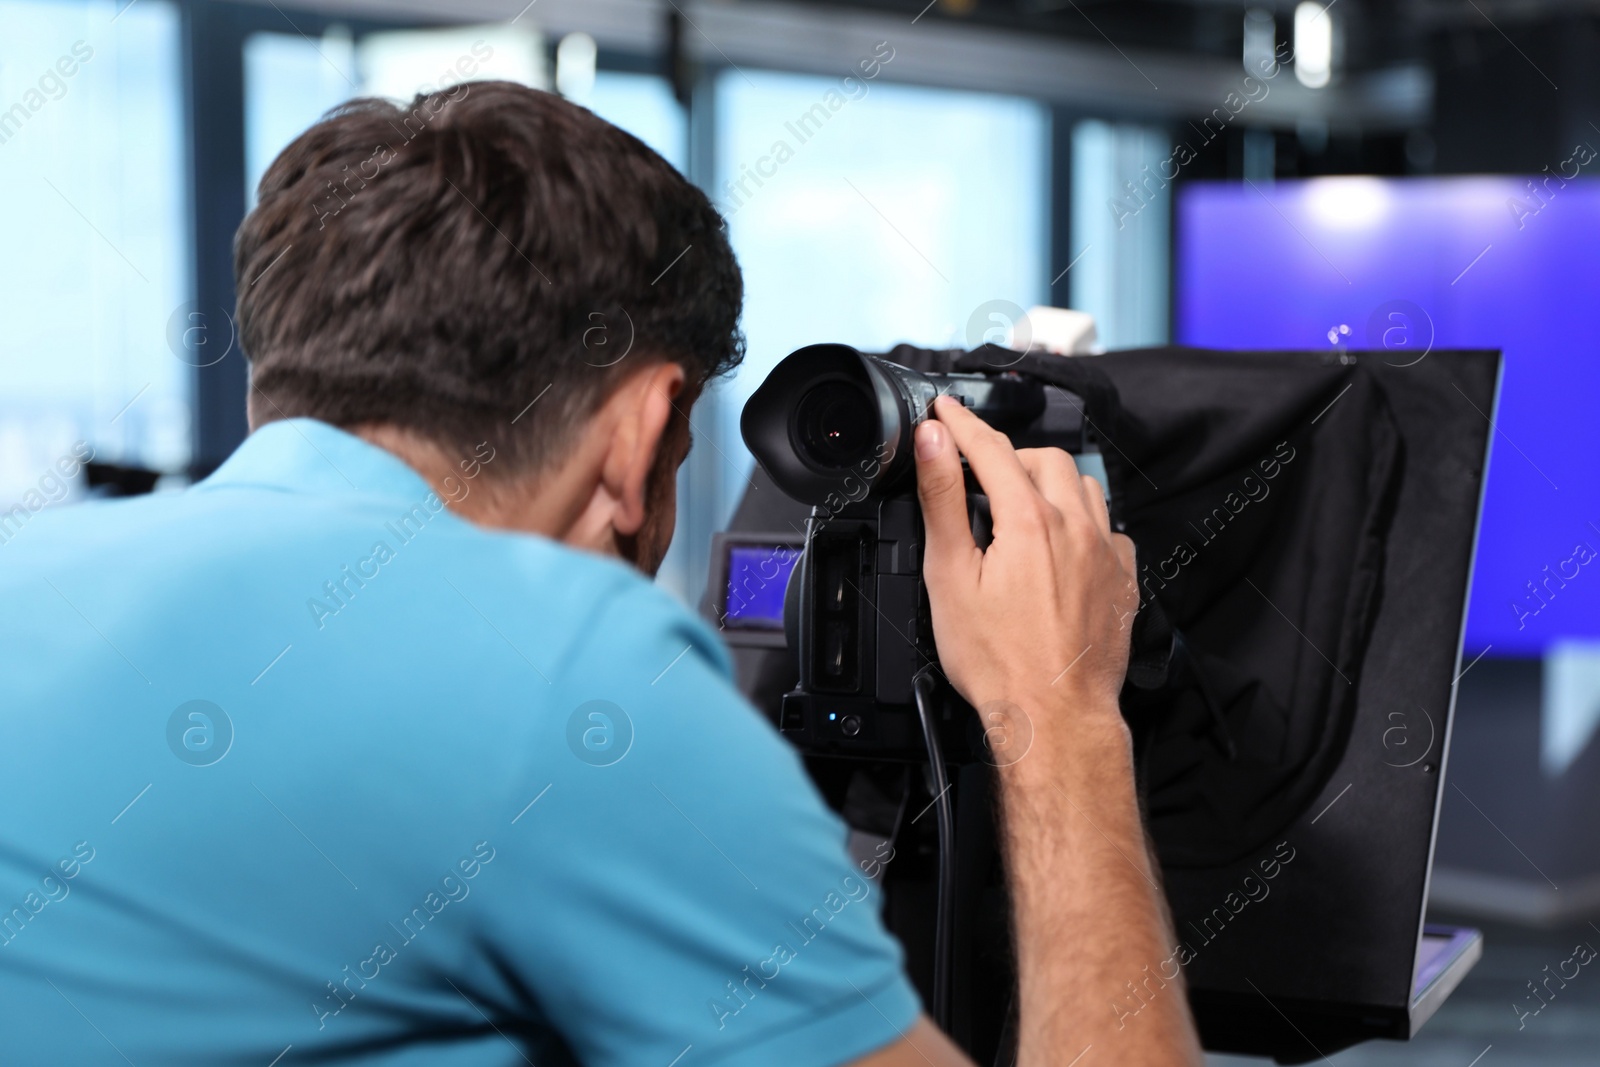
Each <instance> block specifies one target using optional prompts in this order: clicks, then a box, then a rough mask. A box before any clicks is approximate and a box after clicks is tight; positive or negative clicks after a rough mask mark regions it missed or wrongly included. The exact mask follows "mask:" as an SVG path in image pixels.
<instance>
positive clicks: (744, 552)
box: [723, 545, 800, 630]
mask: <svg viewBox="0 0 1600 1067" xmlns="http://www.w3.org/2000/svg"><path fill="white" fill-rule="evenodd" d="M799 558H800V552H799V550H798V549H795V548H792V547H790V546H788V545H730V546H729V547H728V598H727V611H726V612H725V613H724V615H723V618H724V619H725V620H726V621H727V624H728V625H729V626H733V627H738V628H740V629H746V630H781V629H783V594H784V590H786V589H787V588H788V586H789V572H790V571H792V570H793V569H794V564H795V560H797V559H799Z"/></svg>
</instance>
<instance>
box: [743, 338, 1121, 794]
mask: <svg viewBox="0 0 1600 1067" xmlns="http://www.w3.org/2000/svg"><path fill="white" fill-rule="evenodd" d="M986 349H987V351H985V352H984V357H985V358H984V359H983V361H982V365H983V366H984V367H985V368H986V369H985V370H984V371H983V372H979V373H962V374H923V373H921V372H919V371H916V370H913V369H911V368H909V367H904V366H901V365H899V364H895V363H891V362H889V361H887V360H884V359H880V358H878V357H874V356H868V355H863V354H861V353H860V352H857V351H856V350H855V349H853V348H849V347H847V346H844V345H812V346H810V347H808V348H802V349H800V350H799V351H797V352H795V353H794V354H792V355H791V356H789V357H788V358H787V359H785V360H784V361H783V362H782V363H780V364H779V365H778V367H777V368H776V369H775V370H774V371H773V372H772V374H771V375H770V376H769V377H768V378H767V380H766V381H765V382H764V383H763V384H762V386H761V387H760V389H758V390H757V391H756V393H755V394H754V395H753V396H752V397H751V399H750V402H749V403H748V404H747V405H746V407H745V410H744V415H743V419H742V424H741V428H742V431H743V433H744V437H745V441H746V443H747V444H748V445H749V447H750V450H751V452H753V453H754V454H755V456H756V459H757V460H758V461H759V462H760V463H761V466H762V468H763V469H764V470H765V471H766V472H767V473H768V475H769V476H771V477H772V480H773V482H774V483H775V484H776V485H777V486H778V488H779V489H781V490H783V491H784V492H785V493H787V494H788V495H789V496H791V497H794V498H795V499H797V500H800V501H802V502H804V503H809V504H811V505H813V506H812V512H811V516H810V518H809V519H808V520H807V523H806V530H805V542H804V549H803V551H802V553H801V555H800V557H799V560H798V562H797V563H796V564H795V565H794V567H793V570H792V571H791V572H790V576H789V580H788V587H787V591H786V594H785V598H784V618H783V624H784V626H783V628H784V632H785V634H786V636H787V642H786V643H787V645H788V647H789V649H790V650H791V652H792V653H793V654H794V655H795V657H796V662H797V666H798V669H799V684H798V686H797V687H796V688H795V689H794V691H793V692H790V693H788V694H787V695H786V696H785V697H784V699H783V706H782V710H781V712H780V716H779V728H780V729H781V730H782V731H783V732H784V734H785V735H786V736H788V737H789V738H790V740H791V741H792V742H793V743H794V744H795V745H796V746H797V747H798V748H800V749H801V750H802V751H805V752H810V753H816V754H833V755H843V756H857V757H861V758H866V759H880V760H881V759H904V760H910V761H922V760H925V759H926V757H927V749H926V746H925V742H924V739H923V737H922V734H921V732H920V729H921V727H920V724H919V720H918V715H917V710H916V694H915V690H914V686H913V682H914V679H915V678H916V676H917V674H918V673H919V672H921V671H923V670H925V669H929V668H931V669H933V670H935V671H936V670H937V668H938V652H937V649H936V648H935V646H934V640H933V627H932V621H931V618H930V615H929V610H928V594H927V587H926V585H925V584H924V582H923V572H922V557H923V526H922V511H921V507H920V505H919V503H918V500H917V495H916V477H915V462H914V460H913V458H912V457H913V434H914V432H915V430H916V427H917V426H918V425H919V424H920V423H921V422H922V421H924V420H925V419H927V418H928V417H929V414H930V409H931V406H932V404H933V401H934V399H935V398H936V397H938V396H941V395H946V396H951V397H955V398H956V399H959V400H960V401H961V402H962V403H963V404H964V405H966V406H967V408H968V409H969V410H971V411H972V412H973V413H974V414H976V415H978V416H979V417H980V418H982V419H983V420H984V421H985V422H988V423H989V424H990V425H992V426H994V427H995V428H997V429H1000V430H1002V431H1003V432H1005V433H1006V434H1007V435H1008V436H1010V437H1011V439H1012V440H1013V442H1014V443H1015V444H1017V446H1018V447H1037V446H1041V445H1051V446H1055V447H1059V448H1063V449H1065V450H1067V451H1069V452H1073V453H1075V454H1078V455H1085V454H1092V453H1093V451H1094V449H1093V444H1092V442H1091V441H1090V440H1089V439H1088V436H1087V434H1086V430H1085V426H1086V424H1085V420H1084V418H1083V405H1082V402H1081V400H1080V399H1079V398H1078V397H1076V396H1075V395H1073V394H1072V393H1070V392H1067V391H1066V390H1062V389H1059V388H1056V387H1050V388H1048V389H1047V388H1046V385H1045V383H1044V382H1041V381H1039V380H1037V379H1033V378H1029V377H1025V376H1023V375H1020V374H1017V373H1015V372H1013V371H1011V370H1008V369H1007V368H1008V367H1009V366H1010V365H1011V364H1012V363H1014V362H1015V361H1016V359H1017V356H1018V354H1017V353H1015V352H1011V351H1009V350H1007V349H1002V348H997V347H994V346H986ZM969 362H970V361H969ZM990 368H992V369H990ZM1095 458H1098V457H1095ZM968 477H969V483H968V503H969V511H970V514H971V515H972V521H973V534H974V537H975V539H976V540H977V542H978V544H979V545H980V546H984V545H987V544H988V542H989V540H990V525H989V511H988V501H987V499H986V498H985V497H984V496H983V495H982V492H981V489H980V488H979V487H978V486H977V485H976V483H975V482H973V481H972V480H971V476H970V474H969V476H968ZM936 693H937V704H938V706H937V707H936V709H935V710H936V719H937V722H938V729H939V731H940V739H941V742H942V747H943V750H944V754H945V756H946V758H948V759H949V760H951V761H953V762H959V763H964V762H970V761H973V760H978V759H983V758H985V756H986V752H987V749H986V747H985V745H984V743H983V733H982V725H981V723H980V721H979V719H978V717H977V716H974V715H971V714H961V713H960V709H961V708H962V707H964V705H961V703H960V701H959V698H957V697H955V695H954V693H953V692H952V691H951V690H950V689H949V687H948V686H941V687H938V689H937V690H936Z"/></svg>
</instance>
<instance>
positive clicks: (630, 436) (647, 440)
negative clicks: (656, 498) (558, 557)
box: [600, 362, 687, 537]
mask: <svg viewBox="0 0 1600 1067" xmlns="http://www.w3.org/2000/svg"><path fill="white" fill-rule="evenodd" d="M686 381H687V376H686V375H685V374H684V370H683V367H682V365H680V364H678V363H671V362H667V363H657V364H654V365H652V366H650V367H648V368H646V369H645V370H642V371H638V372H636V373H635V374H634V376H633V378H632V379H631V380H629V381H627V382H624V383H623V385H622V387H621V388H620V389H618V390H617V392H616V393H615V394H614V395H613V398H612V403H614V404H616V405H617V406H618V410H617V411H616V413H615V419H614V422H613V426H614V430H613V433H612V437H611V447H610V449H609V450H608V452H607V453H606V461H605V464H604V466H603V467H602V469H601V473H600V478H601V481H602V483H603V484H604V486H605V489H606V491H607V492H608V493H609V494H610V495H611V497H612V499H613V500H614V501H615V502H616V504H615V508H616V510H615V511H614V512H613V514H612V519H611V525H612V527H613V528H614V529H615V530H616V531H617V533H619V534H621V535H622V536H624V537H626V536H629V535H631V534H635V533H638V532H639V529H640V527H642V526H643V525H644V521H645V507H646V504H647V503H648V494H649V481H650V472H651V471H652V470H653V469H654V468H655V464H656V456H657V455H658V454H659V452H660V451H661V448H662V447H663V444H664V443H665V438H666V435H667V428H668V427H669V426H670V425H671V424H672V417H673V415H674V413H675V409H676V406H677V402H678V398H679V397H680V396H681V395H682V394H683V391H684V385H685V383H686Z"/></svg>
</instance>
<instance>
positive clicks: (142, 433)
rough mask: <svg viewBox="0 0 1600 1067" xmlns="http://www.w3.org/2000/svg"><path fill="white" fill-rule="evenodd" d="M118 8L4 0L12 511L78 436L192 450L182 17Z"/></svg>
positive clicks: (3, 369) (159, 460)
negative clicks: (186, 352) (186, 355)
mask: <svg viewBox="0 0 1600 1067" xmlns="http://www.w3.org/2000/svg"><path fill="white" fill-rule="evenodd" d="M112 14H113V11H112V9H111V8H110V7H108V6H107V5H104V4H90V3H38V2H18V0H0V25H3V26H4V27H5V35H4V37H3V38H0V197H3V199H4V200H5V202H6V203H7V204H9V205H11V206H12V209H11V210H10V211H8V212H7V214H6V255H5V256H4V257H0V292H4V294H5V300H4V305H3V306H4V308H5V312H4V328H3V329H0V507H3V506H9V504H10V502H11V501H12V500H14V499H16V497H17V495H18V494H19V493H20V492H21V491H23V490H24V489H25V488H27V487H29V486H31V485H33V484H36V483H37V482H38V479H39V478H40V476H41V474H43V473H44V472H45V471H46V470H47V469H48V468H49V467H50V466H51V465H52V464H53V463H54V462H55V461H56V460H57V459H58V458H60V457H61V456H63V455H65V454H68V453H69V452H70V451H71V449H72V445H73V443H74V442H76V441H78V440H82V441H85V442H87V443H88V444H89V445H90V446H92V447H93V449H94V452H95V456H96V458H98V459H102V460H108V461H116V462H121V463H127V464H135V465H141V466H146V467H153V468H156V469H160V470H165V471H177V470H180V469H182V468H183V467H184V466H185V465H186V464H187V463H188V461H189V455H190V443H189V423H190V404H191V400H190V381H191V370H190V367H189V366H188V365H187V364H186V363H185V362H184V361H183V360H182V359H180V358H178V356H177V355H176V354H175V352H181V351H183V348H182V343H181V331H182V329H183V319H182V314H183V310H184V307H183V305H184V302H185V301H186V300H187V298H188V293H189V267H188V263H189V256H188V242H187V234H188V200H187V193H186V188H187V180H186V173H185V155H184V153H185V143H184V126H183V98H182V94H181V85H180V77H179V52H178V47H179V32H178V31H179V22H178V13H177V11H176V10H175V9H174V7H173V6H172V5H171V4H168V3H163V2H162V0H145V2H144V3H141V4H139V5H138V6H137V7H134V8H132V9H125V10H123V11H122V12H121V13H120V15H119V16H118V17H117V18H116V19H115V21H112ZM173 324H176V328H177V329H178V331H179V333H180V340H179V341H178V343H177V345H176V346H174V344H173V343H172V341H171V339H169V328H170V327H171V326H172V325H173Z"/></svg>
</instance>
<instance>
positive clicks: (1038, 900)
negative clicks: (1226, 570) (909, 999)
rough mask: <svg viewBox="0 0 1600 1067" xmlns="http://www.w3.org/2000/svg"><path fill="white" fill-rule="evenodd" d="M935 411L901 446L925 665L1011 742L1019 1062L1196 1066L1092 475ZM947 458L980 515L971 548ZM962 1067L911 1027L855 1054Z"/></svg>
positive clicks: (1112, 554) (1129, 587)
mask: <svg viewBox="0 0 1600 1067" xmlns="http://www.w3.org/2000/svg"><path fill="white" fill-rule="evenodd" d="M935 413H936V415H937V416H938V420H939V421H938V422H932V421H930V422H928V423H925V424H924V425H922V426H920V427H919V428H918V430H917V438H916V446H917V448H916V451H917V484H918V491H919V493H920V494H921V497H922V511H923V519H924V524H925V526H926V527H927V545H926V548H925V552H924V560H925V563H924V575H923V577H924V580H925V581H926V582H927V585H928V598H929V601H930V604H931V607H932V610H933V629H934V636H935V640H936V641H937V643H938V646H939V659H940V662H941V664H942V665H943V667H944V669H945V671H946V673H947V675H948V677H949V678H950V681H951V682H952V683H953V684H954V685H955V687H956V689H957V690H958V691H959V692H960V693H961V695H962V696H964V697H966V699H967V701H968V702H969V703H971V704H972V705H973V706H974V707H976V708H978V709H979V713H980V714H981V715H983V716H984V725H985V726H988V727H995V726H998V727H999V729H998V730H994V731H991V732H990V734H989V736H991V737H992V736H993V735H994V734H995V733H999V734H1000V735H1001V736H1004V737H1007V738H1010V739H1011V741H1010V743H1008V744H1007V745H1006V746H1005V747H1004V748H1002V747H1000V746H996V749H995V754H996V756H997V762H998V763H999V764H1000V774H999V779H1000V794H1001V807H1002V810H1003V823H1004V827H1003V830H1004V833H1003V839H1004V844H1005V855H1006V867H1007V876H1008V881H1009V883H1010V889H1011V902H1012V917H1013V921H1014V922H1015V924H1016V959H1017V987H1018V991H1019V1002H1018V1003H1019V1012H1018V1016H1019V1025H1018V1060H1017V1062H1018V1063H1019V1065H1020V1067H1046V1065H1060V1064H1066V1063H1074V1064H1079V1067H1098V1065H1102V1064H1140V1065H1147V1064H1148V1065H1160V1067H1167V1065H1177V1064H1199V1063H1201V1062H1202V1056H1201V1053H1200V1045H1199V1041H1198V1040H1197V1038H1196V1037H1195V1032H1194V1023H1193V1022H1192V1020H1191V1019H1190V1018H1189V1007H1188V1001H1187V999H1186V998H1185V995H1184V989H1183V978H1182V974H1181V966H1182V964H1181V963H1180V962H1178V958H1177V953H1176V952H1175V941H1174V938H1173V935H1172V930H1171V924H1170V922H1169V921H1168V920H1167V917H1166V901H1165V898H1164V897H1163V895H1162V893H1161V890H1160V887H1159V886H1158V885H1157V882H1156V879H1157V878H1158V876H1159V873H1158V870H1157V868H1156V866H1155V864H1154V863H1152V862H1151V860H1150V857H1149V853H1148V851H1147V849H1146V846H1145V837H1144V827H1143V825H1142V823H1141V822H1140V818H1139V805H1138V802H1137V800H1136V798H1135V796H1134V779H1133V759H1132V746H1131V744H1130V742H1129V736H1128V730H1127V727H1126V726H1125V725H1124V723H1123V721H1122V717H1121V714H1120V712H1119V710H1118V707H1117V693H1118V691H1119V690H1120V688H1121V686H1122V677H1123V674H1124V673H1125V672H1126V670H1127V664H1128V643H1129V639H1130V636H1131V631H1132V621H1133V613H1134V611H1135V610H1136V609H1137V607H1138V591H1137V587H1136V586H1135V584H1134V579H1133V545H1132V543H1131V542H1129V540H1128V539H1127V538H1126V537H1122V536H1120V535H1118V534H1113V533H1112V532H1111V525H1110V520H1109V517H1108V515H1107V513H1106V506H1105V497H1104V495H1103V494H1102V492H1101V490H1100V486H1099V485H1098V484H1097V483H1096V482H1095V481H1094V479H1092V478H1085V477H1082V476H1080V475H1079V474H1078V471H1077V468H1076V467H1075V466H1074V465H1073V462H1072V459H1071V457H1069V456H1068V455H1067V454H1066V453H1064V452H1061V451H1059V450H1057V449H1028V450H1024V451H1022V452H1018V451H1015V450H1014V449H1013V448H1012V447H1011V443H1010V441H1008V440H1007V439H1006V437H1005V436H1004V435H1002V434H1000V433H998V432H996V431H995V430H992V429H990V428H989V427H988V426H987V425H985V424H984V423H983V422H982V421H980V420H979V419H978V418H977V417H976V416H974V415H972V414H971V413H969V412H967V411H965V410H964V409H963V408H962V407H961V406H960V405H959V404H958V403H955V402H953V401H949V400H943V399H941V400H940V401H938V402H937V406H936V407H935ZM958 450H959V454H958ZM962 454H964V455H965V456H966V457H967V462H968V463H969V464H970V466H971V467H972V471H973V473H974V474H975V475H976V476H977V478H978V482H979V484H980V485H982V487H983V490H984V492H985V493H986V494H987V495H988V497H989V506H990V510H991V513H992V515H993V519H994V541H993V543H992V544H990V545H989V547H988V548H987V549H983V550H980V549H979V548H978V547H977V545H976V544H975V543H974V541H973V538H972V530H971V526H970V524H969V518H968V515H967V505H966V492H965V487H964V485H963V481H962V473H961V455H962ZM1019 735H1020V736H1021V743H1020V744H1019V743H1018V740H1017V739H1018V738H1019ZM1013 746H1015V747H1013ZM966 1062H967V1061H966V1059H965V1057H963V1056H961V1054H960V1052H959V1050H957V1049H955V1048H954V1047H953V1046H952V1045H950V1043H949V1042H948V1039H946V1038H945V1037H944V1036H943V1035H942V1034H939V1033H938V1032H937V1031H936V1030H935V1029H934V1028H933V1027H932V1025H931V1024H930V1023H928V1022H927V1020H923V1021H922V1022H920V1023H919V1024H918V1026H917V1028H916V1029H915V1030H914V1031H913V1032H912V1033H911V1034H909V1035H907V1036H905V1037H904V1038H903V1039H902V1040H901V1041H899V1042H897V1043H895V1044H894V1045H892V1046H890V1047H889V1048H887V1049H884V1050H882V1051H881V1052H879V1053H878V1054H877V1055H876V1056H873V1057H868V1058H867V1059H865V1060H861V1061H858V1062H857V1065H856V1067H901V1065H904V1067H911V1065H912V1064H936V1065H938V1067H945V1065H947V1064H950V1065H955V1064H964V1063H966Z"/></svg>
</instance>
